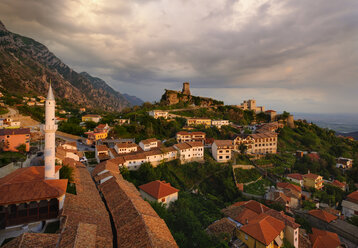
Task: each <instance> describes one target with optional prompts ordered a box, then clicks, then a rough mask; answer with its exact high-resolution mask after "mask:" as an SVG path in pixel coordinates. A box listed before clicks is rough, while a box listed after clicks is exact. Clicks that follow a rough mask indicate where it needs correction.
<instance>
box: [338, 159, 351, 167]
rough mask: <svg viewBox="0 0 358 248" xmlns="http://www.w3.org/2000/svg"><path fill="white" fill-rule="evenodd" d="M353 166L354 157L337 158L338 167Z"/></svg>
mask: <svg viewBox="0 0 358 248" xmlns="http://www.w3.org/2000/svg"><path fill="white" fill-rule="evenodd" d="M352 166H353V159H350V158H342V157H339V158H337V162H336V167H337V168H340V169H351V168H352Z"/></svg>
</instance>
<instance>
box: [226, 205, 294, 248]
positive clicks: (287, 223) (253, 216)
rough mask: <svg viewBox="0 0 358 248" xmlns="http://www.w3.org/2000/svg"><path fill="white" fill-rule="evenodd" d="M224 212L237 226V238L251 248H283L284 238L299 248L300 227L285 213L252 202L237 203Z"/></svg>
mask: <svg viewBox="0 0 358 248" xmlns="http://www.w3.org/2000/svg"><path fill="white" fill-rule="evenodd" d="M222 212H223V213H224V214H225V216H227V217H228V219H229V220H231V221H232V222H233V223H235V224H236V226H237V230H236V235H237V237H238V238H239V239H240V240H241V241H242V242H244V243H245V244H246V245H247V246H248V247H249V248H251V247H252V248H254V247H281V246H282V244H283V238H286V239H287V241H288V242H289V243H290V244H291V245H293V246H294V247H295V248H298V242H299V241H298V239H299V227H300V225H299V224H297V223H296V222H295V219H294V218H293V217H290V216H288V215H286V214H285V213H284V212H283V211H281V212H279V211H276V210H274V209H270V208H268V207H266V206H265V205H263V204H261V203H259V202H257V201H254V200H250V201H243V202H236V203H234V204H232V205H231V206H229V207H227V208H225V209H223V210H222ZM268 216H269V217H268ZM272 228H273V229H275V231H273V229H272Z"/></svg>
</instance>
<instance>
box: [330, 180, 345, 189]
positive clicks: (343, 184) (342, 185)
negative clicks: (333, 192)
mask: <svg viewBox="0 0 358 248" xmlns="http://www.w3.org/2000/svg"><path fill="white" fill-rule="evenodd" d="M331 184H332V185H333V186H336V187H339V188H343V187H345V186H346V184H345V183H342V182H340V181H338V180H334V181H333V182H332V183H331Z"/></svg>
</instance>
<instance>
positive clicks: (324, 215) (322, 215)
mask: <svg viewBox="0 0 358 248" xmlns="http://www.w3.org/2000/svg"><path fill="white" fill-rule="evenodd" d="M308 213H309V214H310V215H312V216H314V217H316V218H318V219H320V220H323V221H325V222H327V223H330V222H332V221H334V220H335V219H337V218H338V217H337V216H335V215H333V214H330V213H328V212H326V211H324V210H322V209H313V210H310V211H309V212H308Z"/></svg>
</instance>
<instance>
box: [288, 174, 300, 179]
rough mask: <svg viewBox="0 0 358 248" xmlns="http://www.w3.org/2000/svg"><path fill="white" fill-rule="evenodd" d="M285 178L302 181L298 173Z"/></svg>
mask: <svg viewBox="0 0 358 248" xmlns="http://www.w3.org/2000/svg"><path fill="white" fill-rule="evenodd" d="M287 177H290V178H293V179H296V180H303V176H302V174H299V173H293V174H288V175H287Z"/></svg>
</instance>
